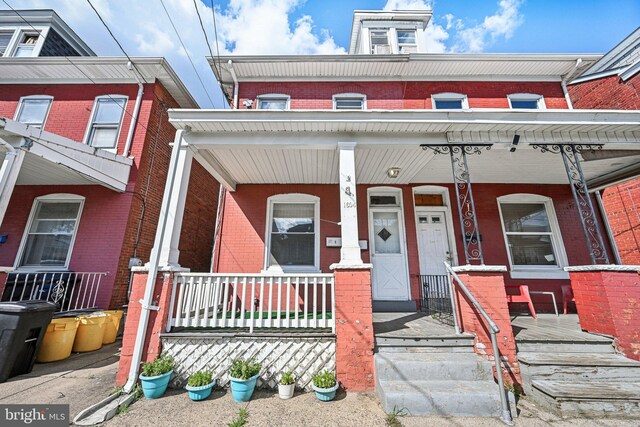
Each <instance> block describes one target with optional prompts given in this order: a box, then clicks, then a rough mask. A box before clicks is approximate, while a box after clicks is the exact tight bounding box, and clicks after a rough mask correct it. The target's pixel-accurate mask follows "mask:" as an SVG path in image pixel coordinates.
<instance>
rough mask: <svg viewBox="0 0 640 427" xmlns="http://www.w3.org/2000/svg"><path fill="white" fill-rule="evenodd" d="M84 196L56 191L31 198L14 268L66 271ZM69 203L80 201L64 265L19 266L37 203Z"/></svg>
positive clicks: (76, 234)
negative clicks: (27, 218) (29, 209)
mask: <svg viewBox="0 0 640 427" xmlns="http://www.w3.org/2000/svg"><path fill="white" fill-rule="evenodd" d="M84 201H85V198H84V197H83V196H79V195H77V194H66V193H58V194H47V195H46V196H40V197H36V198H35V199H34V200H33V204H32V205H31V212H30V213H29V220H28V221H27V225H26V226H25V228H24V232H23V233H22V240H21V241H20V246H19V248H18V254H17V255H16V259H15V262H14V265H13V268H14V270H20V271H36V270H47V271H67V270H68V269H69V263H70V262H71V254H73V246H74V245H75V242H76V237H78V229H79V228H80V219H81V218H82V210H83V208H84ZM41 202H44V203H69V202H76V203H80V207H79V208H78V215H77V216H76V226H75V228H74V230H73V235H72V236H71V242H70V243H69V251H68V252H67V259H66V261H65V263H64V266H24V267H23V266H21V265H20V262H21V260H22V257H23V255H24V251H25V249H26V246H27V238H28V237H29V230H30V229H31V225H32V224H33V221H34V219H35V216H36V211H37V210H38V205H39V204H40V203H41Z"/></svg>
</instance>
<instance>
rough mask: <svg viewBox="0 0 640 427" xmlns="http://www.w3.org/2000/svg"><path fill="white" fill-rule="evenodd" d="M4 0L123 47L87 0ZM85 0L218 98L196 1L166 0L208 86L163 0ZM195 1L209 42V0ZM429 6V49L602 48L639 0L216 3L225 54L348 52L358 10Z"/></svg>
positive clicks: (93, 42)
mask: <svg viewBox="0 0 640 427" xmlns="http://www.w3.org/2000/svg"><path fill="white" fill-rule="evenodd" d="M7 1H8V2H9V4H11V5H12V6H13V7H14V8H30V7H37V8H52V9H55V10H56V11H57V12H58V14H59V15H60V16H61V17H62V18H63V19H64V20H65V21H66V22H67V23H68V24H69V25H70V26H71V27H72V28H73V29H74V30H75V31H76V32H77V33H78V34H79V35H80V36H81V37H82V38H83V39H85V41H86V42H87V43H88V44H89V46H91V47H92V48H93V49H94V51H96V53H97V54H99V55H121V53H120V52H119V50H118V48H117V46H116V44H115V42H114V41H113V40H112V39H111V38H110V36H109V35H108V33H107V32H106V30H104V28H103V27H102V26H101V24H100V23H99V21H98V19H97V17H96V15H95V14H94V12H93V11H92V10H91V9H90V7H89V6H88V4H87V3H86V0H7ZM91 1H92V3H93V4H94V5H95V6H96V8H97V9H98V10H99V12H100V14H101V15H102V16H103V17H104V18H105V20H106V21H107V23H108V24H109V27H110V28H111V29H112V31H113V32H114V33H115V35H116V37H117V38H118V40H119V41H120V42H121V43H122V44H123V46H124V47H125V49H126V50H127V52H128V53H129V54H130V55H132V56H135V55H141V56H142V55H144V56H164V57H166V58H168V60H169V62H170V63H171V65H172V67H173V68H174V69H175V70H176V71H177V73H178V74H179V76H180V77H181V78H182V80H183V81H184V82H185V84H186V85H187V87H188V88H189V90H190V91H191V93H192V94H193V95H194V97H195V98H196V100H197V101H198V102H199V103H200V105H201V106H202V107H204V108H210V107H212V105H213V106H215V107H217V108H221V107H222V106H223V104H224V101H223V100H222V96H221V94H220V91H219V89H218V88H217V84H216V82H215V81H214V78H213V74H212V72H211V70H210V68H209V67H208V64H207V63H206V60H205V56H206V55H209V50H208V48H207V46H206V43H205V40H204V35H203V34H202V30H201V28H200V25H199V22H198V17H197V15H196V12H195V6H194V1H193V0H162V1H163V2H164V4H165V5H166V8H167V10H168V12H169V15H170V16H171V17H172V19H173V20H174V22H175V23H176V24H177V27H178V32H179V33H180V36H181V37H182V39H183V40H184V42H185V46H186V49H187V51H188V52H189V55H190V56H191V58H192V59H193V61H194V63H195V68H196V70H197V72H198V73H199V74H200V76H201V78H202V79H203V80H204V82H205V88H203V87H202V85H200V83H199V81H198V78H197V76H196V72H195V71H194V70H193V68H192V67H191V65H190V64H189V62H188V60H187V58H186V55H185V52H184V49H183V47H182V46H181V44H180V42H179V41H178V38H177V36H176V34H175V32H174V31H173V28H172V27H171V25H170V23H169V19H168V18H167V15H166V14H165V13H164V10H163V9H162V6H161V4H160V0H126V1H124V0H118V1H113V0H91ZM196 4H197V5H198V9H199V11H200V14H201V16H202V19H203V21H204V26H205V29H206V31H207V33H208V34H209V40H210V41H211V42H212V43H213V40H214V39H215V38H214V33H213V17H212V13H211V8H210V6H211V0H196ZM427 4H431V5H432V6H433V14H434V17H433V20H432V24H431V25H430V27H429V29H428V35H427V42H428V43H429V46H430V51H432V52H516V53H526V52H530V53H533V52H536V53H538V52H542V53H556V52H557V53H604V52H606V51H608V50H609V49H611V48H612V47H613V46H615V45H616V44H617V43H618V42H620V41H621V40H622V39H623V38H624V37H625V36H627V35H628V34H629V33H631V32H632V31H633V30H635V28H636V27H637V26H638V25H640V0H615V1H611V0H608V1H606V0H356V1H345V0H306V1H305V0H224V1H215V6H216V8H215V10H216V23H217V29H218V38H219V42H220V44H219V46H220V50H221V52H222V53H224V54H231V53H236V54H321V53H324V54H331V53H344V52H345V50H346V49H347V48H348V42H349V33H350V30H351V19H352V14H353V10H354V9H383V8H385V7H386V8H387V9H389V8H422V7H425V5H427ZM6 8H7V7H6V6H5V5H4V4H3V3H0V9H6ZM150 11H152V13H150ZM213 50H214V52H215V46H214V47H213Z"/></svg>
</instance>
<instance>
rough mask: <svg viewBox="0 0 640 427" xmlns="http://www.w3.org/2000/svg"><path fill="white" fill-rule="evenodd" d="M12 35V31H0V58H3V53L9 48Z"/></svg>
mask: <svg viewBox="0 0 640 427" xmlns="http://www.w3.org/2000/svg"><path fill="white" fill-rule="evenodd" d="M13 33H14V32H13V31H0V56H4V53H5V52H6V51H7V49H8V48H9V43H11V39H12V38H13Z"/></svg>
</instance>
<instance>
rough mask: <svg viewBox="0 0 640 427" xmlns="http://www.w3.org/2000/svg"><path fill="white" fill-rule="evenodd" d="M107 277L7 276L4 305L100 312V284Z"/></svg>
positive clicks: (52, 273)
mask: <svg viewBox="0 0 640 427" xmlns="http://www.w3.org/2000/svg"><path fill="white" fill-rule="evenodd" d="M106 275H107V273H97V272H67V271H47V272H13V273H9V274H7V281H6V283H5V288H4V292H3V295H2V300H3V301H26V300H45V301H50V302H53V303H55V304H57V306H58V308H57V309H56V312H67V311H76V310H87V309H93V308H98V307H97V305H96V301H97V298H98V292H99V291H100V284H101V282H102V279H103V278H104V277H105V276H106Z"/></svg>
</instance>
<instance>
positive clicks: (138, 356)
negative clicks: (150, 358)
mask: <svg viewBox="0 0 640 427" xmlns="http://www.w3.org/2000/svg"><path fill="white" fill-rule="evenodd" d="M186 132H187V130H178V131H177V132H176V139H175V142H174V143H173V148H172V150H171V160H170V163H169V171H168V175H167V183H166V185H165V190H164V196H163V198H162V206H161V208H160V218H159V221H158V229H157V230H156V237H155V243H154V246H153V249H152V250H151V257H150V259H149V272H148V275H147V284H146V286H145V289H144V297H143V299H141V300H140V301H139V302H130V304H136V303H139V304H141V305H142V312H141V313H140V321H139V322H138V329H137V331H136V340H135V344H134V346H133V355H132V357H131V366H130V368H129V378H128V379H127V383H126V384H125V385H124V391H125V392H126V393H130V392H131V391H132V390H133V388H134V387H135V385H136V382H137V381H138V372H139V370H140V362H141V361H142V350H143V347H144V342H145V340H146V336H147V327H148V326H149V314H150V311H151V310H154V307H153V291H154V290H155V286H156V278H157V276H158V270H159V265H160V251H161V250H162V241H163V240H164V235H165V232H166V230H167V221H168V219H169V207H170V206H171V199H172V196H174V194H173V191H171V190H172V189H173V186H174V183H175V180H176V175H177V173H178V157H179V155H180V149H181V148H182V145H183V141H184V134H185V133H186ZM175 196H178V195H177V194H175Z"/></svg>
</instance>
